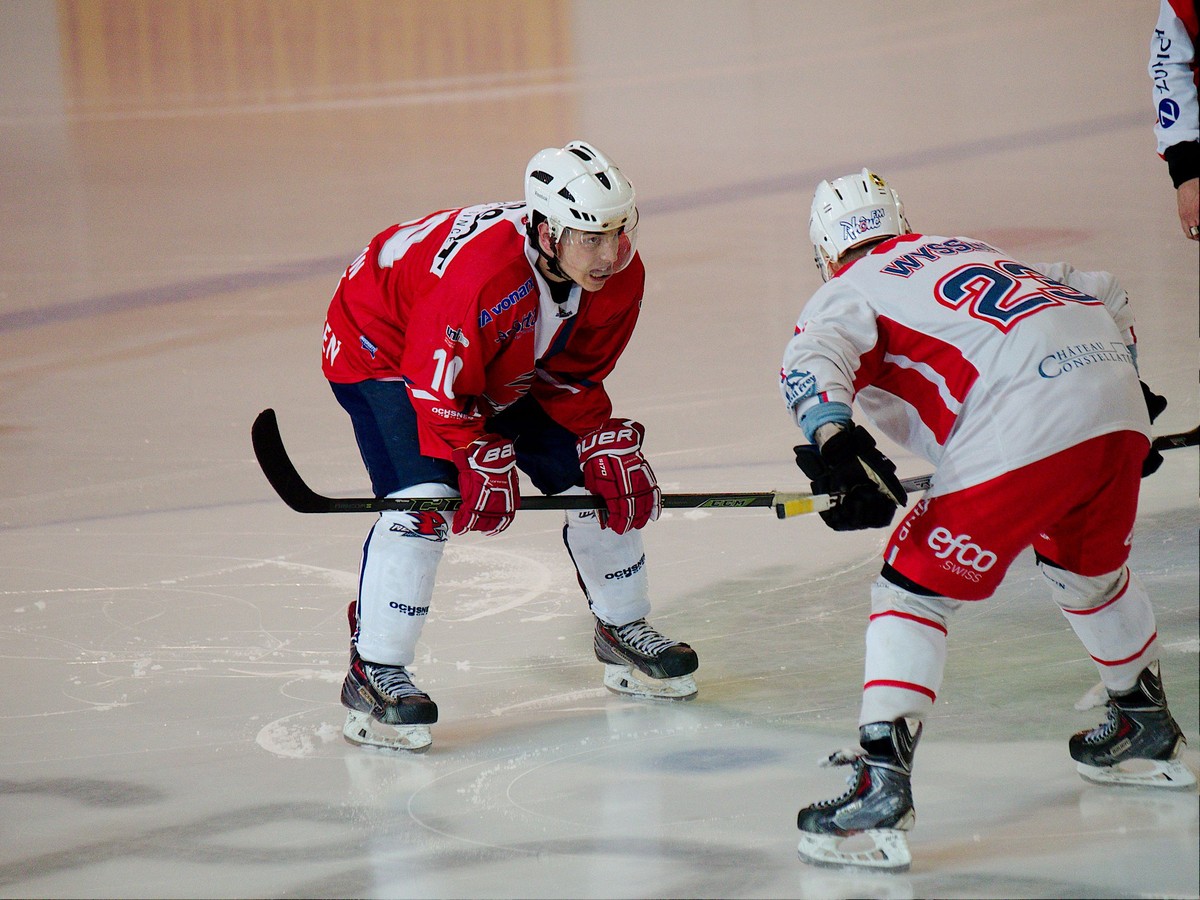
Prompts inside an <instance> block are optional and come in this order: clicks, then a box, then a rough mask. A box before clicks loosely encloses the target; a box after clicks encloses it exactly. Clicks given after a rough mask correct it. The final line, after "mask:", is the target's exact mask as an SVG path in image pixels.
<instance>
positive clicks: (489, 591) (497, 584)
mask: <svg viewBox="0 0 1200 900" xmlns="http://www.w3.org/2000/svg"><path fill="white" fill-rule="evenodd" d="M555 540H560V539H558V538H557V535H554V538H553V539H552V541H551V546H550V547H548V548H541V547H539V548H538V549H536V550H533V551H529V550H526V549H524V548H522V549H515V548H513V547H512V546H507V547H506V546H505V542H504V541H503V540H493V541H491V542H489V543H487V544H484V543H482V542H474V541H469V540H464V541H462V543H461V544H459V545H456V544H451V545H450V546H448V547H447V548H446V555H445V557H444V559H443V561H442V565H441V567H440V570H439V577H438V586H437V591H436V593H435V595H434V600H433V604H432V610H431V614H430V621H429V623H428V624H427V626H426V628H425V631H424V634H423V636H422V640H421V642H420V643H419V645H418V647H417V658H416V660H415V662H414V664H413V669H414V672H415V673H416V675H417V677H418V678H419V680H420V684H421V687H422V688H423V689H424V690H427V691H429V692H430V693H431V695H432V696H433V697H434V699H435V700H436V701H438V702H439V704H441V706H442V709H443V710H444V712H443V715H442V724H439V725H438V726H436V730H435V732H434V738H435V741H436V740H437V739H438V736H439V735H443V734H446V735H448V732H447V730H446V728H445V724H446V723H447V721H451V722H453V721H458V722H463V721H469V720H475V719H480V718H489V717H499V716H503V715H511V714H514V713H521V714H524V713H527V712H531V711H535V710H544V709H548V708H556V709H564V708H565V709H571V708H575V707H576V706H578V705H579V704H583V706H582V707H580V708H596V707H597V706H598V704H599V702H600V701H601V700H602V698H603V696H604V695H605V693H606V692H605V691H604V689H603V686H602V685H601V683H600V677H601V672H602V668H601V666H600V664H599V663H597V662H595V660H594V659H593V658H592V651H591V622H592V620H591V616H590V615H589V614H588V611H587V604H586V601H585V600H584V599H583V597H582V596H581V595H580V592H579V587H578V585H577V584H576V583H575V581H574V576H573V570H572V569H571V567H570V561H569V559H568V558H567V555H566V553H565V551H563V550H562V549H561V547H555V546H553V544H554V541H555ZM293 573H294V574H296V575H297V576H300V575H301V574H302V573H301V572H299V570H294V572H293ZM338 574H339V575H341V574H344V576H345V577H344V578H337V579H333V583H332V586H333V587H334V588H335V590H334V591H333V592H331V593H330V596H329V597H328V598H327V599H323V600H321V601H320V602H322V603H323V604H324V605H325V606H326V607H327V608H331V609H337V610H338V611H339V613H338V614H339V615H340V616H343V617H344V609H345V606H346V604H347V603H348V602H349V601H350V599H351V598H352V597H353V596H354V590H355V588H356V586H357V585H356V580H355V575H354V574H353V573H349V572H346V573H338ZM311 576H312V578H311V579H310V580H311V582H312V583H311V584H310V585H309V587H310V588H311V589H312V590H314V591H319V590H320V586H321V584H322V583H323V582H325V581H326V580H327V579H326V577H325V573H324V572H322V571H321V570H318V569H314V571H313V572H312V573H311ZM558 620H568V621H569V627H568V628H566V629H557V628H552V629H548V628H547V627H546V623H554V622H556V621H558ZM510 628H512V629H515V630H516V631H518V632H520V631H521V630H522V629H527V630H530V635H531V637H530V640H525V641H521V642H519V643H517V644H516V645H514V643H513V641H512V640H511V638H510V637H507V636H506V635H507V634H508V630H509V629H510ZM496 629H502V632H497V631H496ZM534 630H536V636H532V635H533V631H534ZM576 632H578V634H576ZM348 637H349V635H348V632H347V630H346V628H345V625H344V624H342V622H340V621H339V622H334V623H332V625H331V626H329V627H327V628H326V629H325V630H324V632H323V634H321V635H318V638H320V639H321V640H323V641H324V643H326V644H330V643H332V644H334V645H339V646H340V645H341V644H342V643H343V642H345V641H348ZM329 655H330V656H331V658H332V664H331V667H329V668H325V669H322V670H319V671H309V672H305V671H294V672H290V673H288V672H282V673H276V674H275V677H277V678H282V679H283V680H282V681H281V682H280V684H279V692H280V694H281V695H283V696H284V697H286V698H288V699H289V700H297V701H301V702H304V703H306V704H310V707H311V708H309V709H305V710H300V711H296V712H291V713H289V714H287V715H284V716H281V717H279V718H278V719H274V720H272V721H270V722H268V723H267V724H266V725H264V726H262V727H261V728H260V729H259V731H258V734H257V736H256V741H257V743H258V744H259V746H260V747H262V748H263V749H264V750H267V751H268V752H270V753H273V754H275V755H278V756H283V757H292V758H297V757H303V756H311V755H340V754H341V752H342V742H341V729H342V722H343V720H344V716H345V713H344V710H343V708H342V706H341V705H340V703H339V702H338V688H337V686H338V685H340V684H341V682H342V679H343V677H344V676H345V668H344V666H345V659H344V658H343V654H342V653H331V654H329ZM304 680H310V681H316V682H318V685H317V687H318V688H319V692H318V693H314V691H313V690H312V689H311V686H308V685H300V684H299V682H301V681H304ZM531 691H532V695H531ZM456 698H461V701H458V700H456ZM384 752H386V751H384Z"/></svg>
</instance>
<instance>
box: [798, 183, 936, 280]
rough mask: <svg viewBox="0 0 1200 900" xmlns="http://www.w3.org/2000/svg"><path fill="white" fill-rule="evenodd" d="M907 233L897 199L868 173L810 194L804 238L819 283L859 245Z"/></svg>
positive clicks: (906, 226) (901, 206) (902, 209)
mask: <svg viewBox="0 0 1200 900" xmlns="http://www.w3.org/2000/svg"><path fill="white" fill-rule="evenodd" d="M911 231H912V228H910V227H909V224H908V220H907V219H906V218H905V217H904V204H903V203H902V202H901V200H900V195H899V194H897V193H896V192H895V191H894V190H893V189H892V188H891V186H890V185H889V184H888V183H887V182H886V181H884V180H883V179H882V178H880V177H879V176H878V175H876V174H875V173H874V172H872V171H871V170H870V169H863V170H862V171H861V172H859V173H858V174H856V175H844V176H842V177H841V178H837V179H834V180H833V181H822V182H821V183H820V184H818V185H817V189H816V191H815V192H814V193H813V201H812V211H811V213H810V215H809V220H808V234H809V238H810V239H811V240H812V244H813V259H814V261H815V262H816V264H817V269H818V270H819V271H820V273H821V280H822V281H828V280H829V279H830V278H831V277H832V274H833V272H832V267H833V266H834V265H835V264H837V263H838V262H839V261H840V260H841V258H842V257H843V256H844V255H845V254H846V253H847V252H848V251H850V250H853V249H854V248H855V247H857V246H859V245H860V244H864V243H867V242H868V241H876V240H879V239H880V238H888V237H896V236H897V235H901V234H909V233H910V232H911Z"/></svg>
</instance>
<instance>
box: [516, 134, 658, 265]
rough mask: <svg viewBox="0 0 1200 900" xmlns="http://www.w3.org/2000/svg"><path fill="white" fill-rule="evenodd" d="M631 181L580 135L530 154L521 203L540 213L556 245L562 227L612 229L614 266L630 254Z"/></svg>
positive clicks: (633, 225) (634, 217)
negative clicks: (616, 248)
mask: <svg viewBox="0 0 1200 900" xmlns="http://www.w3.org/2000/svg"><path fill="white" fill-rule="evenodd" d="M635 200H636V196H635V194H634V190H633V185H632V184H630V183H629V179H627V178H626V177H625V176H624V175H622V174H621V170H620V169H618V168H617V167H616V166H615V165H613V163H612V161H611V160H609V158H608V157H607V156H605V155H604V154H603V153H601V152H600V151H599V150H597V149H596V148H595V147H593V146H592V145H591V144H587V143H585V142H583V141H571V142H570V143H569V144H567V145H566V146H565V147H563V148H561V149H558V148H555V147H549V148H547V149H545V150H542V151H541V152H539V153H537V154H536V155H534V157H533V159H531V160H530V161H529V165H528V166H526V167H525V203H526V205H527V206H528V207H529V211H530V212H536V213H541V214H542V215H543V216H545V217H546V220H547V222H548V223H549V225H550V239H551V241H552V242H553V243H554V244H555V245H557V244H558V242H559V240H560V238H562V236H563V230H564V229H565V228H571V229H574V230H575V231H587V232H618V233H619V234H620V235H621V236H622V238H623V240H622V241H621V254H620V256H621V258H620V259H618V261H617V264H616V265H615V266H614V269H613V270H614V271H620V270H621V269H623V268H625V266H627V265H629V261H630V260H631V259H632V258H633V253H634V246H635V244H636V241H637V221H638V214H637V206H636V205H635Z"/></svg>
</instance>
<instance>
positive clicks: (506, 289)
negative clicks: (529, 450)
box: [322, 203, 645, 459]
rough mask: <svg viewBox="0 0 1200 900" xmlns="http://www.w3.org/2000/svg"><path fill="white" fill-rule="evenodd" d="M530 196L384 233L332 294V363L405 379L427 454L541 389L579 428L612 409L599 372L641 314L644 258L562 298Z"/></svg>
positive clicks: (555, 412) (461, 442) (328, 339)
mask: <svg viewBox="0 0 1200 900" xmlns="http://www.w3.org/2000/svg"><path fill="white" fill-rule="evenodd" d="M525 216H526V210H525V204H524V203H489V204H482V205H479V206H469V207H465V208H462V209H448V210H441V211H439V212H436V213H432V214H431V215H428V216H426V217H425V218H423V219H419V220H416V221H413V222H406V223H404V224H401V225H393V226H392V227H391V228H388V229H387V230H386V231H383V232H381V233H380V234H378V235H376V236H375V238H374V239H373V240H372V241H371V243H370V244H369V245H368V246H367V248H366V249H365V250H363V252H362V254H361V255H360V256H359V257H358V259H356V260H355V261H354V262H353V263H352V264H351V265H350V267H349V268H347V270H346V273H345V275H343V277H342V280H341V283H340V284H339V285H338V289H337V292H336V293H335V294H334V297H333V300H332V302H331V303H330V305H329V313H328V316H327V318H326V322H325V334H324V340H323V344H322V349H323V355H322V370H323V371H324V374H325V377H326V378H327V379H329V380H330V381H332V382H337V383H355V382H359V381H366V380H368V379H376V380H392V381H404V382H405V384H406V385H407V386H408V393H409V397H410V398H411V400H412V404H413V408H414V409H415V410H416V413H417V427H418V434H419V438H420V443H421V452H422V453H424V454H426V455H428V456H436V457H440V458H443V459H449V458H450V456H451V451H453V450H454V449H456V448H459V447H465V446H466V445H467V444H469V443H471V441H473V440H474V439H475V438H477V437H479V435H480V434H482V433H483V431H484V427H485V420H486V418H487V417H488V416H490V415H493V414H495V413H497V412H499V411H501V410H503V409H505V408H506V407H508V406H510V405H511V404H512V403H514V402H516V401H517V400H518V399H520V398H521V397H522V396H524V395H525V394H527V393H530V392H532V393H533V394H534V396H535V397H536V398H537V399H538V401H539V403H540V404H541V405H542V407H543V408H544V409H545V410H546V412H547V413H549V415H550V416H551V418H553V419H554V420H555V421H556V422H558V423H559V424H561V425H562V426H564V427H565V428H567V429H568V430H570V431H572V432H574V433H575V434H578V435H583V434H586V433H587V432H589V431H591V430H592V429H594V428H597V427H598V426H599V425H600V424H601V423H603V422H604V421H605V420H606V419H607V418H608V417H609V416H610V415H611V414H612V403H611V402H610V400H609V397H608V394H607V392H606V391H605V389H604V385H603V379H604V378H605V377H606V376H607V375H608V374H609V373H610V372H612V370H613V367H614V366H615V365H616V362H617V359H618V358H619V357H620V355H621V353H622V351H623V350H624V349H625V346H626V344H627V343H628V342H629V338H630V336H631V335H632V333H633V328H634V325H635V324H636V322H637V318H638V312H639V309H640V306H641V299H642V291H643V286H644V283H645V270H644V269H643V267H642V261H641V258H640V257H638V256H636V255H635V256H634V259H633V261H632V262H631V263H630V264H629V266H628V267H627V268H625V269H624V270H622V271H620V272H618V273H616V274H615V275H612V276H611V277H610V278H609V279H608V281H607V282H606V283H605V285H604V288H603V289H602V290H600V291H597V292H595V293H589V292H585V291H583V290H582V289H581V288H580V287H579V286H578V285H574V286H572V288H571V291H570V294H569V296H568V297H567V299H566V300H565V301H564V302H562V303H556V302H554V300H553V299H552V297H551V295H550V289H549V286H548V285H547V283H546V281H545V280H544V279H543V278H542V276H541V274H540V273H539V272H538V270H537V267H536V261H537V254H536V252H535V251H534V250H533V249H532V248H531V247H529V246H528V241H527V240H526V231H525Z"/></svg>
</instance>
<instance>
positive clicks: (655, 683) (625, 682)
mask: <svg viewBox="0 0 1200 900" xmlns="http://www.w3.org/2000/svg"><path fill="white" fill-rule="evenodd" d="M604 686H605V687H606V688H608V689H609V690H610V691H612V692H613V693H614V694H624V695H626V696H629V697H644V698H646V699H648V700H691V699H692V698H693V697H695V696H696V679H694V678H693V677H692V676H691V675H678V676H676V677H675V678H651V677H650V676H649V675H644V674H642V673H641V672H639V671H638V670H637V669H636V668H634V667H633V666H622V665H617V664H615V663H605V664H604Z"/></svg>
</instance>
